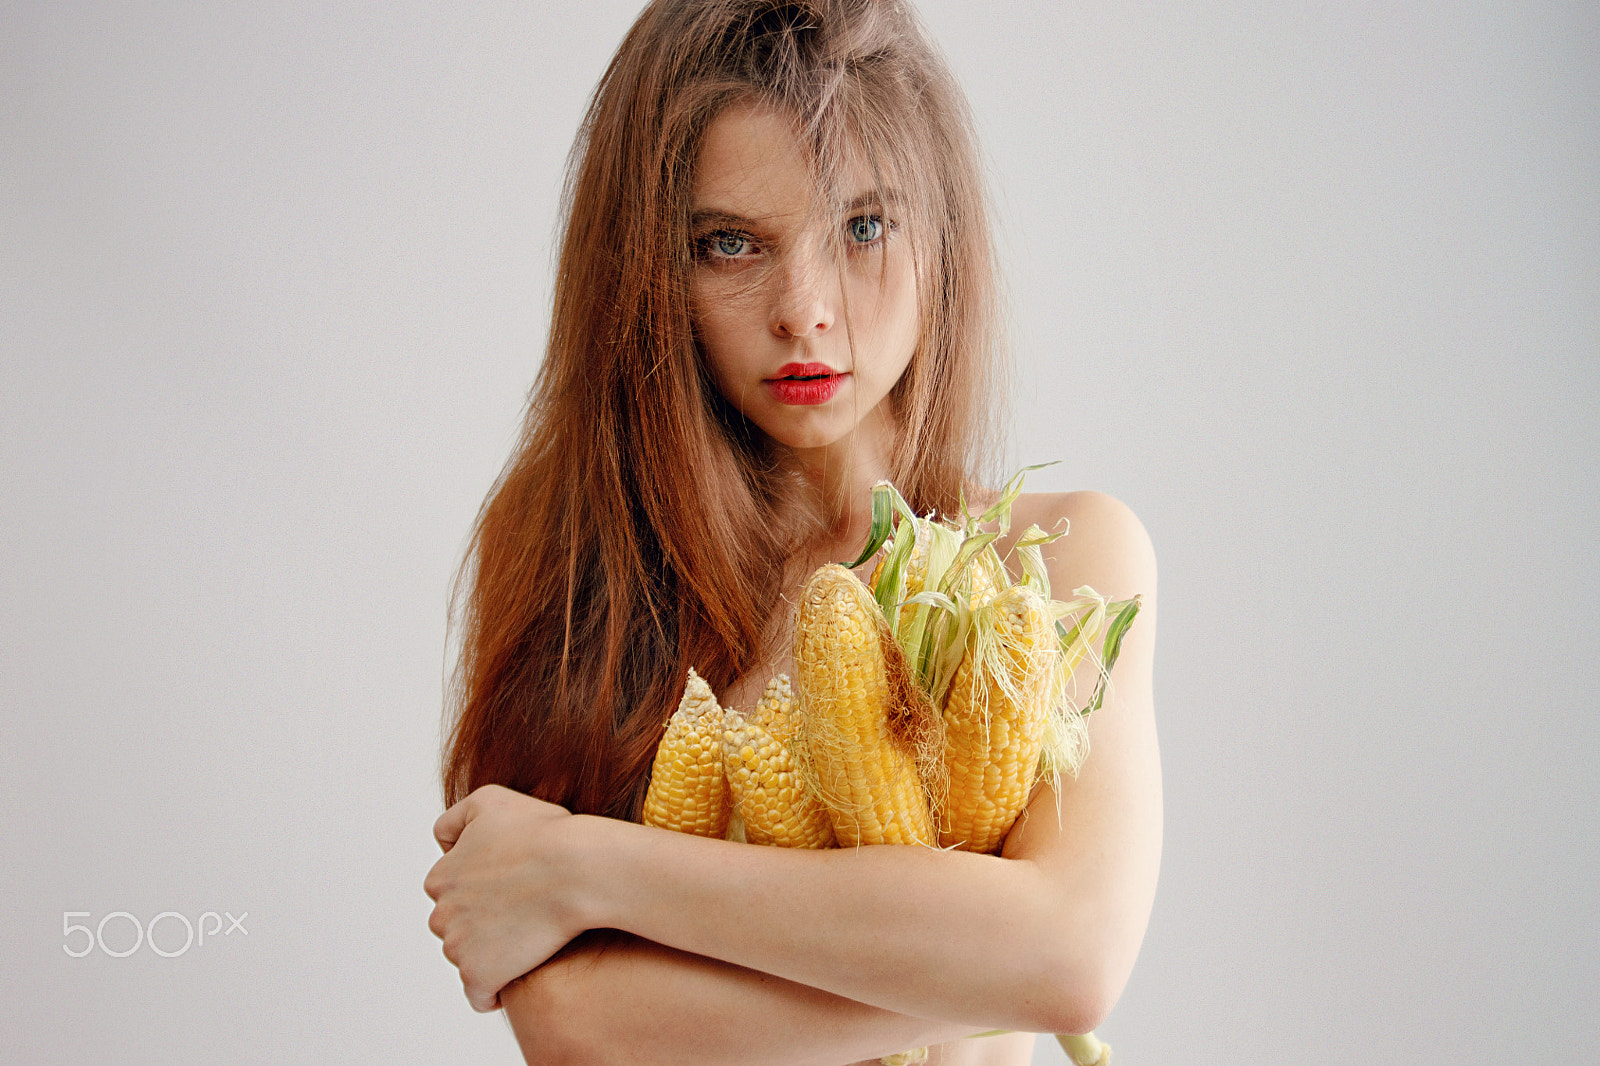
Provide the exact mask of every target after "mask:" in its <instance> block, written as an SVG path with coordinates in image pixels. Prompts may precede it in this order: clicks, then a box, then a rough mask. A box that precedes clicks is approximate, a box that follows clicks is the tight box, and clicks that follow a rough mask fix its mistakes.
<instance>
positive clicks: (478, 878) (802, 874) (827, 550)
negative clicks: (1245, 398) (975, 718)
mask: <svg viewBox="0 0 1600 1066" xmlns="http://www.w3.org/2000/svg"><path fill="white" fill-rule="evenodd" d="M797 151H798V149H797V147H796V143H795V141H794V137H793V134H792V132H791V131H790V129H789V127H788V126H787V125H786V124H785V123H784V122H783V120H782V119H781V117H780V116H775V115H774V114H773V113H771V112H752V111H748V110H745V111H729V112H727V113H725V114H724V115H723V116H721V117H719V118H718V119H717V121H716V122H715V123H713V126H712V128H711V130H710V131H709V133H708V136H707V141H706V147H705V149H704V151H703V153H702V156H701V159H700V161H699V166H698V169H697V174H698V175H699V178H698V179H697V188H696V203H695V205H694V206H695V207H696V208H697V209H699V208H702V207H704V208H707V209H708V210H709V212H710V214H711V215H712V216H714V217H715V218H716V219H718V220H725V219H735V220H737V219H743V220H745V223H740V224H739V227H740V228H738V229H736V230H730V232H731V233H732V236H731V237H728V236H726V235H722V236H716V240H717V242H718V244H717V248H716V251H717V253H718V255H719V256H721V257H724V258H731V259H734V260H738V262H737V263H735V264H733V265H731V266H730V265H729V264H727V263H724V262H721V261H720V260H719V261H717V262H715V263H714V264H713V265H712V266H711V267H708V268H705V269H706V270H707V272H708V273H707V276H706V277H703V278H702V279H701V283H699V284H700V287H699V289H698V290H697V293H698V297H697V298H698V299H700V300H701V301H702V305H701V307H702V309H701V311H700V312H699V314H700V320H701V326H702V335H703V343H704V344H706V346H707V347H708V348H709V351H708V352H707V355H708V358H709V359H710V360H711V362H712V363H713V365H714V367H715V369H716V375H717V378H718V383H719V387H721V388H722V390H723V392H724V395H726V396H728V397H729V399H730V401H733V402H735V403H736V404H741V405H743V406H741V410H743V411H744V412H745V414H746V417H748V418H750V419H751V420H752V421H753V422H755V423H756V424H757V425H758V426H759V427H760V429H761V430H762V431H763V432H765V433H767V434H768V435H769V436H771V437H772V438H773V439H774V440H775V441H778V442H779V443H781V444H783V445H785V446H786V447H788V448H789V449H791V452H792V455H793V458H794V460H795V463H796V465H797V466H798V468H799V469H800V470H801V472H802V474H803V476H804V477H805V479H806V484H807V485H808V486H809V487H810V489H811V491H813V492H814V493H815V494H816V499H817V503H818V505H819V506H821V507H822V509H823V510H824V511H825V512H827V513H832V514H834V515H835V516H836V518H835V521H834V525H833V528H832V529H830V530H828V531H827V533H826V535H824V536H823V537H820V538H818V540H817V542H816V543H814V544H812V545H810V546H809V549H808V550H807V551H806V552H804V553H802V555H801V556H799V557H797V558H794V559H791V560H788V564H789V565H788V568H787V572H789V573H790V574H791V575H792V576H793V578H794V579H795V580H796V581H798V580H799V578H800V577H801V576H802V575H804V574H806V573H808V572H809V571H810V570H811V569H812V568H814V567H815V566H816V565H819V564H820V563H823V562H829V561H836V560H839V559H848V558H851V557H853V556H854V555H855V554H856V553H857V551H858V550H859V547H860V545H861V544H862V542H863V541H864V539H865V536H866V531H867V526H868V523H869V520H870V512H869V508H870V491H869V490H870V487H871V485H872V484H873V483H874V482H876V481H877V480H879V479H880V478H882V477H883V476H884V475H885V473H886V471H887V469H888V464H887V455H888V452H889V443H890V441H891V440H892V433H893V426H892V424H891V422H890V420H889V416H888V413H887V405H886V404H885V403H884V402H883V397H884V396H885V395H886V394H887V391H888V389H889V387H891V386H892V385H893V382H894V380H895V379H896V378H897V377H898V375H899V373H900V372H901V371H902V370H903V369H904V360H905V359H909V358H910V350H909V348H908V347H907V345H908V344H910V343H911V339H914V335H915V331H914V330H912V331H910V332H908V331H907V330H906V328H905V324H906V322H908V321H911V322H914V321H915V317H916V309H915V303H914V293H913V294H912V296H911V297H910V299H911V300H912V302H911V303H910V304H907V303H906V300H907V292H908V290H907V289H906V288H905V287H904V286H903V285H900V284H898V283H897V279H898V278H899V277H900V276H901V275H900V274H899V273H897V271H898V270H900V269H901V268H902V267H903V266H904V264H903V263H902V264H899V265H898V266H897V263H896V258H895V257H896V254H897V248H896V245H895V243H894V241H893V239H892V238H889V239H887V240H886V241H884V242H883V243H882V244H881V245H879V246H877V247H876V250H873V251H861V250H859V249H855V248H851V249H849V250H848V251H847V253H846V254H847V255H850V256H867V255H872V256H877V255H882V256H885V257H886V263H887V265H886V266H882V265H880V266H871V264H870V263H868V262H867V261H866V260H864V259H861V260H857V259H851V260H847V261H846V263H845V264H844V267H843V268H842V269H834V268H833V266H832V265H830V264H829V263H826V262H824V263H819V262H816V261H815V259H814V258H812V259H811V260H810V261H807V257H816V256H818V255H821V254H823V250H824V249H826V248H827V247H829V245H828V241H827V240H826V239H824V237H825V236H826V235H825V234H819V233H818V232H815V231H807V230H806V229H805V227H806V226H811V225H814V224H816V223H815V220H814V216H812V215H810V214H808V213H807V212H806V211H805V210H803V207H805V206H806V205H805V204H803V203H801V202H800V201H799V200H798V199H797V198H799V197H803V196H807V195H809V194H808V192H807V191H806V190H805V188H804V187H803V186H797V185H796V184H795V183H794V181H793V176H794V174H795V173H797V168H796V166H795V160H796V153H797ZM852 210H853V211H854V214H852V215H851V216H850V217H842V218H840V219H835V220H828V219H825V220H823V222H822V223H821V224H823V225H842V226H852V227H853V229H852V233H854V234H855V235H856V236H859V237H862V238H863V240H861V241H858V242H857V243H858V244H860V245H862V246H865V245H868V244H869V243H871V242H868V241H866V240H865V239H864V238H866V237H868V236H872V235H873V234H877V235H878V236H881V235H882V233H881V231H875V230H873V229H872V228H871V227H870V226H863V225H861V224H860V223H859V222H858V221H857V219H858V218H859V217H860V215H861V213H862V212H861V210H860V208H859V206H857V207H856V208H853V209H852ZM746 223H747V224H746ZM717 224H718V225H721V224H722V222H721V221H718V223H717ZM713 233H714V235H715V231H713ZM741 241H743V242H744V243H741ZM901 254H904V253H901ZM763 255H766V256H773V257H776V259H775V260H766V261H763V260H762V259H761V256H763ZM795 256H798V257H799V258H798V259H794V258H792V257H795ZM858 264H865V265H861V266H859V268H858ZM869 267H870V269H869ZM735 275H737V276H738V277H740V278H742V279H744V281H743V282H742V283H741V284H740V285H739V286H735V287H731V288H730V287H729V286H730V282H729V279H730V278H731V277H733V276H735ZM735 293H736V294H737V295H738V298H737V299H734V298H733V294H735ZM847 299H848V302H849V306H850V307H851V308H852V309H853V312H854V313H856V314H860V315H864V316H866V318H865V319H864V324H862V325H859V326H858V331H857V333H856V341H857V343H856V344H855V345H853V346H852V345H850V344H848V343H847V342H846V340H845V338H844V336H843V330H841V329H839V328H838V326H839V324H840V323H841V322H842V321H843V307H844V306H845V302H846V300H847ZM908 316H909V318H908ZM712 320H714V321H712ZM708 324H709V325H710V326H711V327H712V328H709V329H708V328H706V327H707V326H708ZM864 338H866V339H871V340H872V341H873V343H872V344H871V345H868V344H863V343H861V342H862V341H863V339H864ZM790 362H800V363H805V364H812V363H823V364H826V365H827V366H828V367H829V368H830V369H832V370H834V371H837V372H840V373H841V374H844V375H848V380H847V381H846V382H845V383H844V384H843V385H842V386H841V388H840V390H839V398H838V399H837V400H836V401H835V403H832V404H830V403H824V404H809V405H794V404H784V403H781V402H778V403H773V402H769V401H770V400H771V397H772V393H773V391H774V390H772V389H770V388H769V387H768V386H767V385H766V382H767V381H768V380H769V379H770V375H771V374H772V373H773V372H774V370H775V369H776V368H779V367H781V366H782V365H784V364H786V363H790ZM897 364H898V365H897ZM846 400H848V403H846V402H845V401H846ZM836 404H837V406H836ZM1063 520H1065V521H1068V522H1070V523H1071V529H1072V534H1071V535H1070V536H1068V537H1065V538H1063V539H1061V540H1058V541H1056V542H1054V543H1052V544H1050V545H1048V546H1047V547H1046V548H1045V559H1046V564H1047V568H1048V570H1049V573H1050V577H1051V582H1052V586H1053V587H1054V588H1055V589H1056V590H1057V591H1058V594H1059V593H1066V592H1070V591H1071V590H1072V589H1074V588H1076V587H1078V586H1079V585H1084V584H1088V585H1092V586H1093V587H1094V588H1095V589H1096V590H1098V591H1099V592H1101V593H1102V594H1104V595H1107V596H1110V597H1113V598H1124V597H1127V596H1131V595H1134V594H1136V593H1137V594H1142V595H1143V597H1144V609H1143V611H1142V612H1141V615H1140V619H1139V622H1138V624H1137V625H1136V626H1135V627H1134V629H1133V631H1132V633H1131V634H1130V636H1129V638H1128V640H1127V642H1126V644H1125V645H1124V649H1123V654H1122V658H1121V660H1120V661H1119V663H1118V665H1117V668H1116V670H1115V674H1114V684H1115V690H1114V695H1113V696H1112V697H1111V698H1109V699H1108V700H1107V702H1106V705H1105V706H1104V707H1103V708H1102V709H1101V710H1100V711H1099V712H1097V713H1096V714H1095V715H1094V716H1093V717H1092V718H1091V720H1090V723H1089V728H1090V738H1091V745H1092V754H1091V756H1090V758H1089V760H1088V762H1087V763H1086V765H1085V766H1084V769H1083V771H1082V772H1081V773H1080V774H1079V776H1078V777H1077V779H1076V780H1065V781H1059V782H1049V783H1046V784H1044V785H1041V787H1040V788H1039V789H1038V790H1036V792H1035V794H1034V796H1033V797H1032V799H1031V800H1030V803H1029V805H1028V807H1027V808H1026V810H1025V812H1024V814H1023V816H1022V817H1021V818H1020V819H1019V820H1018V822H1017V825H1016V827H1015V828H1013V830H1012V831H1011V833H1010V835H1009V836H1008V837H1007V839H1006V842H1005V845H1004V849H1003V853H1002V855H1001V856H988V855H973V854H970V853H965V852H937V851H932V850H929V849H925V848H920V847H901V846H881V847H867V848H860V849H855V850H835V851H821V852H814V851H795V850H788V849H778V848H756V847H750V846H748V845H743V844H736V843H730V842H727V841H715V840H705V839H701V838H697V837H689V836H684V835H681V834H674V833H667V832H664V831H661V830H656V829H651V828H648V827H645V826H640V825H635V824H632V823H626V822H618V821H614V820H610V819H603V818H594V817H589V816H584V815H572V814H570V813H568V812H567V811H565V810H563V809H562V808H559V807H556V806H554V805H552V804H548V803H543V802H541V801H538V800H535V799H532V798H531V797H527V796H523V795H520V794H518V793H514V792H511V791H509V790H507V789H504V788H500V787H498V786H486V787H484V788H481V789H478V790H477V791H475V792H473V793H472V794H471V795H469V796H468V797H466V798H465V799H464V800H462V801H461V802H460V803H458V804H456V805H455V806H454V807H452V808H451V809H450V810H449V811H446V812H445V814H444V815H443V816H441V818H440V819H439V821H438V823H437V824H436V825H435V828H434V833H435V837H436V839H437V840H438V842H439V844H440V847H441V848H442V849H444V851H445V855H444V857H443V858H441V859H440V860H439V862H438V863H437V864H435V866H434V867H433V869H432V870H431V871H430V872H429V874H428V877H427V880H426V881H425V883H424V888H425V890H426V891H427V892H428V894H429V896H430V897H432V898H433V899H434V901H435V904H436V905H435V907H434V911H433V915H432V917H431V918H430V921H429V926H430V928H431V929H432V930H433V931H434V933H435V934H436V935H438V936H439V937H440V938H441V940H442V941H443V942H444V951H445V955H446V957H447V958H448V959H450V961H451V962H453V963H455V964H456V965H457V966H458V967H459V968H460V972H461V978H462V983H463V987H464V989H465V991H466V994H467V998H468V1000H469V1002H471V1003H472V1005H473V1006H474V1007H475V1008H476V1009H478V1010H492V1009H495V1008H497V1007H500V1006H504V1007H505V1008H506V1013H507V1018H508V1020H509V1021H510V1023H511V1025H512V1028H513V1030H514V1032H515V1033H516V1036H517V1039H518V1042H519V1044H520V1046H521V1048H522V1050H523V1053H524V1055H525V1057H526V1058H527V1060H528V1061H529V1062H536V1063H620V1062H650V1063H656V1064H671V1063H684V1064H685V1066H688V1064H697V1066H711V1064H717V1063H727V1064H730V1066H732V1064H748V1063H751V1062H753V1061H759V1062H761V1063H764V1064H774V1066H776V1064H789V1063H793V1064H797V1066H798V1064H815V1066H840V1064H843V1063H856V1062H874V1061H876V1060H877V1058H878V1057H880V1056H882V1055H886V1054H890V1053H893V1052H895V1051H900V1050H904V1049H906V1048H911V1047H917V1046H920V1045H930V1046H932V1047H933V1048H934V1053H933V1055H932V1056H931V1057H930V1061H932V1062H944V1063H965V1064H969V1066H977V1064H984V1066H1023V1064H1025V1063H1026V1062H1027V1061H1028V1059H1029V1056H1030V1048H1031V1044H1032V1038H1031V1037H1028V1036H1026V1035H1011V1036H1003V1037H983V1038H981V1039H965V1038H966V1037H969V1036H971V1035H973V1034H976V1033H981V1032H985V1031H988V1030H993V1029H1008V1030H1016V1031H1018V1033H1019V1034H1026V1033H1031V1032H1084V1031H1087V1030H1089V1029H1092V1028H1094V1027H1095V1026H1097V1025H1098V1024H1099V1023H1100V1021H1101V1019H1102V1018H1103V1017H1104V1015H1105V1013H1106V1011H1108V1010H1109V1009H1110V1007H1111V1005H1112V1004H1113V1003H1114V1002H1115V1000H1116V998H1117V996H1118V995H1119V994H1120V992H1121V989H1122V987H1123V984H1124V983H1125V982H1126V980H1127V976H1128V973H1129V971H1130V970H1131V969H1132V966H1133V962H1134V959H1135V957H1136V955H1137V953H1138V949H1139V944H1140V942H1141V940H1142V938H1143V935H1144V930H1145V925H1146V922H1147V920H1148V916H1149V911H1150V905H1151V902H1152V899H1153V896H1154V891H1155V883H1156V874H1157V869H1158V866H1159V860H1160V850H1161V782H1160V761H1159V755H1158V752H1157V747H1156V736H1155V723H1154V710H1153V699H1152V686H1151V669H1152V666H1151V664H1152V657H1153V649H1154V638H1155V629H1156V626H1155V622H1156V619H1155V578H1156V574H1155V561H1154V555H1153V552H1152V550H1151V548H1150V543H1149V539H1148V537H1147V536H1146V534H1145V532H1144V529H1143V527H1142V526H1141V525H1140V524H1139V522H1138V519H1137V518H1135V517H1134V516H1133V515H1132V513H1131V512H1129V511H1128V509H1127V508H1126V507H1124V506H1123V505H1121V504H1120V503H1118V502H1117V501H1116V500H1113V499H1111V498H1110V497H1107V496H1103V495H1100V494H1096V493H1070V494H1064V495H1051V494H1039V495H1029V496H1024V497H1022V498H1021V499H1020V500H1018V501H1017V504H1016V507H1015V509H1014V515H1013V529H1014V530H1021V529H1023V528H1025V527H1026V526H1028V525H1029V524H1030V523H1036V524H1038V525H1040V526H1042V527H1044V528H1046V529H1051V528H1054V527H1056V526H1057V525H1058V524H1059V523H1060V522H1061V521H1063ZM1001 547H1002V550H1004V549H1005V548H1007V547H1009V545H1004V544H1003V545H1001ZM779 610H780V614H783V613H786V612H785V611H784V608H783V607H782V606H781V605H780V608H779ZM787 646H788V638H787V634H786V633H784V632H783V630H782V627H781V626H779V627H775V630H774V638H773V643H772V647H771V649H769V652H770V654H769V657H768V661H767V663H766V664H764V667H763V669H761V670H758V671H754V672H752V673H751V675H750V676H748V677H746V678H743V679H741V680H740V681H739V682H738V683H737V684H735V685H734V686H732V687H731V688H730V689H729V690H728V691H726V692H723V693H719V696H721V697H722V699H723V700H724V702H726V703H730V704H732V705H735V706H749V705H750V704H751V703H753V702H754V698H755V695H756V694H757V693H758V692H759V690H760V687H761V686H762V685H763V684H764V683H765V681H766V678H767V677H768V676H770V673H771V672H772V671H773V670H776V669H782V668H784V667H785V666H786V665H788V664H787V662H786V657H785V652H784V650H783V649H785V648H786V647H787ZM1088 685H1089V682H1088V681H1086V682H1085V683H1084V685H1083V691H1082V692H1081V693H1080V694H1079V698H1080V700H1081V699H1082V698H1083V696H1085V695H1087V691H1088ZM588 929H615V930H621V931H622V932H623V933H624V934H627V936H626V937H625V938H624V939H623V940H622V941H621V942H619V943H614V944H612V945H610V946H608V947H606V948H605V949H604V950H597V949H594V948H588V947H585V948H579V949H577V950H574V951H571V952H569V953H566V954H563V955H561V956H560V957H557V958H555V959H553V960H551V956H552V955H553V954H554V953H556V952H557V951H559V950H560V949H561V948H562V947H563V946H564V945H566V944H567V943H568V942H569V941H571V940H572V939H573V938H574V937H576V936H578V935H579V934H580V933H582V932H583V931H585V930H588ZM547 960H549V961H547ZM523 975H525V976H523Z"/></svg>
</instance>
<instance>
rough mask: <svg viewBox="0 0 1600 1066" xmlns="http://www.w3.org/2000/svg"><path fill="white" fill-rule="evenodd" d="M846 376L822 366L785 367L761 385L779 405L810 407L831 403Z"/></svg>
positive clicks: (816, 364) (810, 364)
mask: <svg viewBox="0 0 1600 1066" xmlns="http://www.w3.org/2000/svg"><path fill="white" fill-rule="evenodd" d="M846 376H847V375H845V374H841V373H838V372H837V371H835V370H834V369H833V368H832V367H830V366H828V364H826V363H785V364H784V365H783V366H782V367H780V368H779V369H778V373H777V375H776V376H775V377H770V378H768V379H767V380H766V382H765V384H766V386H767V388H769V389H771V390H772V394H773V396H774V397H775V398H776V399H777V401H778V402H779V403H783V404H791V405H793V406H796V407H812V406H815V405H816V404H819V403H827V402H828V401H829V400H831V399H833V394H834V393H836V392H838V391H839V384H840V382H842V381H844V379H845V377H846Z"/></svg>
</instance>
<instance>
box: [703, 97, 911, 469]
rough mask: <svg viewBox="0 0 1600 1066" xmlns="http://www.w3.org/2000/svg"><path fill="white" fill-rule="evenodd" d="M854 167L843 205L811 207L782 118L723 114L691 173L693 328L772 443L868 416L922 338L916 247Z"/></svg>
mask: <svg viewBox="0 0 1600 1066" xmlns="http://www.w3.org/2000/svg"><path fill="white" fill-rule="evenodd" d="M868 175H869V172H868V171H867V170H866V168H865V167H863V166H860V165H849V166H846V167H845V169H844V172H843V181H844V186H845V187H844V189H843V192H844V194H845V195H844V204H845V206H844V207H841V208H839V209H838V210H836V211H832V212H829V213H819V212H817V211H816V210H815V209H814V207H813V200H814V196H813V190H812V185H811V181H810V168H809V167H808V165H807V161H806V156H805V154H804V152H803V150H802V148H801V145H800V143H799V140H798V138H797V137H796V135H795V132H794V127H793V126H792V125H791V124H790V122H789V120H788V119H787V118H786V117H785V116H783V115H782V114H780V113H778V112H775V111H771V110H768V109H764V108H750V107H734V108H729V109H728V110H726V111H724V112H723V113H722V114H721V115H719V116H718V117H717V118H716V120H715V121H713V122H712V124H711V126H710V127H709V129H708V130H707V131H706V136H705V141H704V143H703V144H702V146H701V149H700V156H699V159H698V161H697V163H696V167H695V184H694V192H693V198H692V202H691V215H690V236H691V238H692V239H693V241H694V268H693V269H694V273H693V284H692V295H693V309H694V319H695V327H696V332H697V335H698V337H699V341H700V346H701V350H702V351H703V352H704V353H705V357H706V360H707V362H708V363H709V365H710V369H711V372H712V375H713V376H714V377H715V379H716V383H717V387H718V388H719V389H720V390H721V392H722V394H723V396H725V397H726V398H727V399H728V401H729V402H730V403H732V404H733V405H734V407H736V408H738V410H739V411H740V412H741V413H743V414H744V416H745V417H746V418H748V419H749V420H750V421H751V422H753V423H755V425H757V426H758V427H760V429H761V430H762V431H763V432H764V433H766V434H767V436H769V437H771V438H772V439H773V440H775V441H777V442H779V443H780V444H784V445H787V446H789V447H791V448H796V449H809V448H820V447H825V446H827V445H830V444H833V443H835V442H837V441H839V440H841V439H842V438H844V437H845V436H846V435H848V434H849V433H850V432H851V431H852V430H854V429H855V428H856V427H857V426H858V425H860V424H862V423H863V422H864V421H867V420H869V419H871V420H872V421H873V422H874V423H876V424H881V425H884V426H887V424H888V423H887V415H888V408H887V406H886V405H885V404H884V399H885V398H886V397H887V396H888V394H889V390H890V389H891V388H893V387H894V384H895V382H897V381H899V380H900V375H901V374H902V373H904V371H905V369H906V365H907V364H908V363H909V362H910V361H911V353H912V351H913V350H914V349H915V348H916V345H917V340H918V335H919V332H920V320H919V316H918V311H917V286H916V276H915V270H914V268H913V263H912V255H911V247H910V241H909V240H907V239H906V236H905V234H904V233H902V232H900V230H899V226H898V223H897V222H896V220H895V208H894V205H893V204H887V203H881V202H879V199H878V197H877V196H876V195H875V194H874V193H873V192H872V189H873V187H874V186H873V183H872V182H871V180H870V178H869V176H868Z"/></svg>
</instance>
